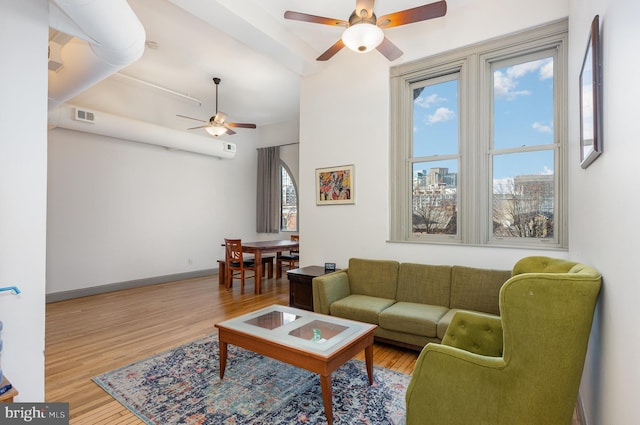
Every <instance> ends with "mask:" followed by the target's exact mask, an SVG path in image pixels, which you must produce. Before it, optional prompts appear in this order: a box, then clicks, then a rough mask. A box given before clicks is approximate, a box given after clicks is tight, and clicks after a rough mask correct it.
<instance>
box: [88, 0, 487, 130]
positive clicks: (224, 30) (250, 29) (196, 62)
mask: <svg viewBox="0 0 640 425" xmlns="http://www.w3.org/2000/svg"><path fill="white" fill-rule="evenodd" d="M477 1H478V0H449V1H448V10H449V12H450V11H451V10H452V7H458V8H459V7H461V6H462V5H464V4H467V3H469V2H477ZM128 2H129V4H130V6H131V8H132V9H133V11H134V12H135V13H136V15H137V16H138V18H139V19H140V21H141V22H142V24H143V26H144V28H145V31H146V37H147V41H148V42H149V41H153V42H154V43H156V44H157V48H156V49H152V48H148V47H147V48H146V49H145V52H144V55H143V57H142V58H141V59H140V60H138V61H137V62H136V63H134V64H132V65H130V66H128V67H127V68H125V69H124V70H123V71H121V72H122V73H123V74H127V75H129V76H132V77H135V78H138V79H142V80H145V81H147V82H150V83H153V84H156V85H159V86H162V87H166V88H168V89H170V90H173V91H176V92H180V93H184V94H187V95H189V96H192V97H195V98H197V99H200V100H201V101H202V105H201V106H199V105H197V104H195V107H194V106H193V105H189V106H186V105H185V107H184V108H178V109H180V110H175V111H173V110H172V111H166V113H167V115H171V116H172V117H175V114H183V115H188V116H194V115H195V116H196V118H201V119H205V120H207V119H209V117H210V115H213V112H214V110H215V86H214V84H213V81H212V78H213V77H220V78H221V79H222V82H221V84H220V87H219V90H220V92H219V109H220V110H222V111H224V112H226V113H227V114H228V115H229V117H228V120H229V121H235V122H251V123H256V124H258V126H261V125H266V124H273V123H280V122H285V121H290V120H292V119H297V117H298V106H299V83H300V77H301V76H303V75H308V74H312V73H315V72H319V71H321V70H322V69H323V67H326V66H331V64H330V63H329V62H317V61H316V60H315V58H316V57H317V56H319V55H320V54H321V53H322V52H324V51H325V50H326V49H328V48H329V47H330V46H331V45H332V44H333V43H335V42H336V41H337V40H338V39H339V38H340V35H341V33H342V29H341V28H339V27H331V26H327V25H319V24H311V23H306V22H298V21H291V20H286V19H284V17H283V15H284V12H285V11H286V10H294V11H298V12H304V13H309V14H312V15H318V16H325V17H330V18H337V19H343V20H347V19H348V18H349V15H350V14H351V13H352V12H353V9H354V8H355V0H316V1H302V0H278V1H274V0H128ZM430 2H431V1H429V0H427V1H424V0H377V2H376V4H375V13H376V14H377V15H378V16H381V15H384V14H387V13H392V12H396V11H400V10H405V9H409V8H412V7H416V6H420V5H422V4H425V3H430ZM449 12H448V15H449ZM439 19H447V17H446V16H445V17H444V18H439ZM428 25H429V21H426V22H420V23H414V24H410V25H407V26H405V27H398V28H391V29H388V30H386V31H385V34H386V35H387V37H388V38H389V39H390V40H391V41H393V42H394V43H395V44H396V45H397V46H398V47H399V48H400V49H402V48H403V42H402V40H403V37H407V36H408V35H410V34H411V33H412V32H407V31H406V30H405V31H404V32H403V29H405V28H407V29H408V28H410V27H411V28H412V29H415V31H421V30H422V29H423V28H425V26H428ZM427 28H428V27H427ZM414 34H415V33H414ZM357 54H358V53H355V52H351V51H349V50H348V49H343V50H342V51H340V52H339V53H338V54H337V55H336V56H334V58H333V59H332V61H335V60H339V57H340V55H357ZM368 54H372V55H379V53H378V52H371V53H368ZM402 61H403V58H402V57H401V58H400V59H398V60H396V61H394V62H393V64H396V63H402ZM390 65H391V64H390ZM110 79H111V80H116V81H118V82H119V84H120V85H122V84H123V83H125V84H126V85H128V86H129V87H131V86H132V85H135V83H132V82H131V81H124V80H125V79H123V78H121V77H119V76H117V75H116V76H113V77H110ZM140 90H149V91H153V90H154V89H153V88H149V87H144V86H140ZM114 96H115V94H114ZM87 97H88V96H87ZM85 103H91V101H90V100H87V101H86V102H85ZM121 103H123V104H124V103H126V102H124V101H122V102H121ZM187 103H189V102H188V101H187ZM165 124H168V125H170V126H173V127H179V126H184V127H185V128H186V127H190V126H193V125H197V123H195V122H193V121H189V120H184V119H177V120H176V121H174V122H172V123H165ZM240 131H246V130H240Z"/></svg>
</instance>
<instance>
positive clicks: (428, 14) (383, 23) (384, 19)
mask: <svg viewBox="0 0 640 425" xmlns="http://www.w3.org/2000/svg"><path fill="white" fill-rule="evenodd" d="M446 13H447V2H446V1H444V0H442V1H437V2H435V3H429V4H425V5H423V6H418V7H414V8H412V9H407V10H402V11H400V12H395V13H390V14H388V15H384V16H381V17H380V18H378V26H379V27H380V28H383V29H384V28H392V27H397V26H400V25H406V24H412V23H414V22H420V21H426V20H427V19H433V18H439V17H441V16H444V15H445V14H446Z"/></svg>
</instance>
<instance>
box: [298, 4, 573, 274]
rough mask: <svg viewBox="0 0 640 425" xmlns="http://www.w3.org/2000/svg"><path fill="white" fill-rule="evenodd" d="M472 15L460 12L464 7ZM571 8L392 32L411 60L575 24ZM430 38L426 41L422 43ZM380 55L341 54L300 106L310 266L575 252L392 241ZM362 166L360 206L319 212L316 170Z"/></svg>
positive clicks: (477, 262) (385, 89)
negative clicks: (563, 21) (553, 24)
mask: <svg viewBox="0 0 640 425" xmlns="http://www.w3.org/2000/svg"><path fill="white" fill-rule="evenodd" d="M460 5H461V6H463V8H462V9H461V8H459V6H460ZM567 13H568V3H567V2H566V1H562V2H558V1H556V0H544V1H536V2H526V3H525V2H509V1H499V0H492V1H483V2H474V4H466V3H465V2H462V3H461V4H460V3H458V4H453V5H450V7H449V11H448V12H447V16H446V17H445V18H443V19H436V20H433V21H429V22H426V23H420V24H412V25H407V26H406V27H400V28H398V29H397V30H395V29H394V30H389V31H387V32H386V35H387V37H389V38H390V39H391V40H392V41H393V42H394V43H395V44H397V45H398V46H401V48H402V50H403V51H404V52H405V54H404V56H403V57H402V58H401V59H400V60H399V61H396V62H394V63H393V65H395V64H397V63H400V62H402V61H404V62H406V61H410V60H415V59H419V58H423V57H426V56H429V55H431V54H435V53H438V52H442V51H447V50H451V49H454V48H457V47H461V46H464V45H468V44H472V43H476V42H479V41H482V40H485V39H489V38H493V37H497V36H499V35H503V34H506V33H510V32H514V31H518V30H522V29H524V28H528V27H531V26H536V25H540V24H543V23H546V22H549V21H553V20H556V19H560V18H563V17H566V16H567ZM418 34H424V36H418ZM390 66H391V64H390V63H389V62H388V61H387V60H386V59H385V58H384V57H383V56H382V55H380V54H379V53H378V52H372V53H370V54H366V55H359V54H356V53H353V52H350V51H348V50H346V49H345V50H344V51H341V52H339V53H338V54H337V55H336V56H334V58H333V59H331V61H330V62H328V63H327V66H326V68H325V69H324V70H323V72H322V73H320V74H317V75H313V76H309V77H305V78H304V79H303V81H302V85H301V106H300V129H301V131H300V215H301V217H302V218H303V219H302V220H301V229H300V230H301V236H302V238H303V240H305V241H307V242H306V243H305V255H304V256H303V258H302V262H303V265H309V264H322V263H324V262H326V261H331V262H336V263H337V264H338V266H339V267H345V266H346V265H347V261H348V259H349V258H350V257H354V256H357V257H365V258H393V259H398V260H402V261H414V262H422V263H425V262H428V263H434V264H465V265H470V266H483V267H494V268H503V269H510V268H511V267H512V266H513V264H514V262H515V261H516V260H518V259H519V258H521V257H524V256H526V255H532V254H535V255H545V254H547V255H552V256H556V257H566V256H567V255H568V254H567V252H566V251H532V250H524V249H500V248H486V247H485V248H481V247H461V246H441V245H437V246H434V245H424V244H411V243H388V242H387V238H388V222H389V67H390ZM344 164H354V165H355V180H356V181H355V205H340V206H316V205H315V201H314V191H315V187H314V170H315V169H316V168H318V167H327V166H334V165H344Z"/></svg>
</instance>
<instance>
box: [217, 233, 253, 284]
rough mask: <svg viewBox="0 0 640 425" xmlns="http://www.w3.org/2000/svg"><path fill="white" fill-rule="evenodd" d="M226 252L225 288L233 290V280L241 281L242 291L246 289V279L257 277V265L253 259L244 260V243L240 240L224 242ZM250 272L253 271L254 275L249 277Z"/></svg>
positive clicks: (226, 240)
mask: <svg viewBox="0 0 640 425" xmlns="http://www.w3.org/2000/svg"><path fill="white" fill-rule="evenodd" d="M224 252H225V256H224V257H225V263H226V273H225V283H224V287H225V288H227V289H229V288H231V283H232V282H233V279H240V289H244V281H245V279H248V278H251V277H255V271H256V264H255V262H254V260H253V258H252V259H246V260H245V259H244V256H243V253H242V241H241V240H240V239H226V238H225V240H224ZM248 271H252V272H253V274H250V275H247V272H248Z"/></svg>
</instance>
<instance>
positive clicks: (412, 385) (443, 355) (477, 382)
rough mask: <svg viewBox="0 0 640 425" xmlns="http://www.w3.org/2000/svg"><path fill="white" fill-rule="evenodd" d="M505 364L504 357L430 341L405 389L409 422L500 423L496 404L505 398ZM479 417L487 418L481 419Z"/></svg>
mask: <svg viewBox="0 0 640 425" xmlns="http://www.w3.org/2000/svg"><path fill="white" fill-rule="evenodd" d="M504 368H505V361H504V359H503V358H502V357H487V356H481V355H479V354H474V353H470V352H468V351H464V350H460V349H458V348H454V347H449V346H446V345H442V344H436V343H429V344H427V345H426V346H425V347H424V348H423V349H422V351H421V352H420V356H419V357H418V360H417V361H416V364H415V367H414V369H413V373H412V374H411V380H410V381H409V386H408V387H407V391H406V393H405V401H406V409H407V410H406V424H407V425H442V424H445V423H446V424H453V423H455V424H480V423H482V424H498V423H501V422H499V421H498V420H497V416H498V413H497V412H496V410H497V409H496V406H498V407H499V406H500V403H504V402H505V399H504V398H503V397H504V388H505V387H506V384H507V381H506V380H505V378H507V377H505V376H504V374H503V372H502V371H503V370H504ZM434 400H437V402H434ZM479 417H480V418H483V419H484V420H481V421H478V418H479ZM487 419H488V420H487Z"/></svg>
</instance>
